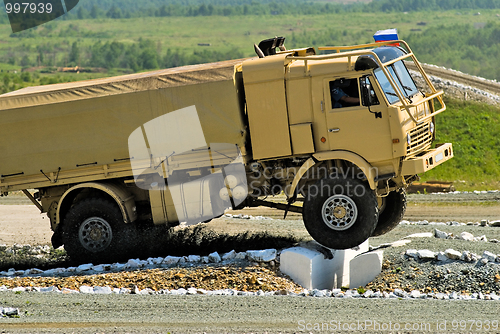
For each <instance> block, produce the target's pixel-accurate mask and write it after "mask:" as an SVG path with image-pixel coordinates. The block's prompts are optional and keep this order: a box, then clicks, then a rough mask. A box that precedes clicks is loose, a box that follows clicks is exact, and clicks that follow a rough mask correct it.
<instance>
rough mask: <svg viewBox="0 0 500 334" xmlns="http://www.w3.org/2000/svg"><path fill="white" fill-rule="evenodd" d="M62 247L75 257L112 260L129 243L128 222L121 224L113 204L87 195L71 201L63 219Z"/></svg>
mask: <svg viewBox="0 0 500 334" xmlns="http://www.w3.org/2000/svg"><path fill="white" fill-rule="evenodd" d="M62 227H63V233H62V239H63V242H64V249H65V250H66V252H67V253H68V255H69V256H70V257H71V258H72V259H76V260H79V261H92V262H93V261H104V260H114V259H118V258H122V257H124V256H125V254H124V253H125V250H126V249H128V248H129V246H130V245H132V244H133V241H132V240H133V237H134V235H133V230H132V225H128V224H125V223H124V221H123V216H122V214H121V212H120V210H119V209H118V207H117V206H116V204H114V203H112V202H111V201H109V200H107V199H103V198H90V199H85V200H82V201H81V202H78V203H76V204H74V205H73V206H72V207H71V209H70V210H69V212H68V214H67V215H66V218H65V219H64V223H63V226H62Z"/></svg>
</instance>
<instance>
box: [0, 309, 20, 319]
mask: <svg viewBox="0 0 500 334" xmlns="http://www.w3.org/2000/svg"><path fill="white" fill-rule="evenodd" d="M0 309H1V312H0V314H2V315H3V316H6V317H14V316H18V315H19V309H17V308H14V307H1V308H0Z"/></svg>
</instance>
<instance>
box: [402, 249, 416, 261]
mask: <svg viewBox="0 0 500 334" xmlns="http://www.w3.org/2000/svg"><path fill="white" fill-rule="evenodd" d="M405 254H406V255H407V256H409V257H413V258H415V259H416V258H418V252H417V250H416V249H407V250H406V253H405Z"/></svg>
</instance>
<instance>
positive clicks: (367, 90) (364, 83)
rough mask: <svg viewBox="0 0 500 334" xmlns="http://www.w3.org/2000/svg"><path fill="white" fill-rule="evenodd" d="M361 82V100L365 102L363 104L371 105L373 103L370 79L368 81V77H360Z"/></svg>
mask: <svg viewBox="0 0 500 334" xmlns="http://www.w3.org/2000/svg"><path fill="white" fill-rule="evenodd" d="M360 83H361V102H362V103H363V106H365V107H369V106H371V105H372V104H373V101H372V94H371V85H370V81H368V79H367V77H366V76H365V77H362V78H361V79H360Z"/></svg>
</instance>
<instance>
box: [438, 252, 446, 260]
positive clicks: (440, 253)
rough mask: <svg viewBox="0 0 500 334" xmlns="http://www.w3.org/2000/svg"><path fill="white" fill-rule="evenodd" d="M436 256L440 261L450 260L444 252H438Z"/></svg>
mask: <svg viewBox="0 0 500 334" xmlns="http://www.w3.org/2000/svg"><path fill="white" fill-rule="evenodd" d="M436 258H437V260H438V261H448V257H447V256H446V254H445V253H444V252H439V253H437V256H436Z"/></svg>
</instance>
